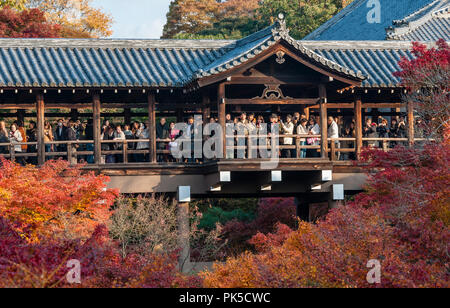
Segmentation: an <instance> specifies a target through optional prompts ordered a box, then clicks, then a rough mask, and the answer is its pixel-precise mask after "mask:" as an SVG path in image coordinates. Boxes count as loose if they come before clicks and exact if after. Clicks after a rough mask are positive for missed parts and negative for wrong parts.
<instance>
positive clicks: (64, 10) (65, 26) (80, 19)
mask: <svg viewBox="0 0 450 308" xmlns="http://www.w3.org/2000/svg"><path fill="white" fill-rule="evenodd" d="M26 1H27V3H26V6H27V7H28V8H38V9H40V10H42V11H44V12H45V15H46V17H47V19H48V21H49V22H52V23H56V24H59V25H61V27H62V29H61V34H62V36H63V37H67V38H89V37H93V38H98V37H108V36H110V35H111V34H112V31H111V26H112V22H113V20H112V17H111V16H110V15H108V14H106V13H104V12H103V11H102V10H101V9H97V8H94V7H93V6H92V0H26Z"/></svg>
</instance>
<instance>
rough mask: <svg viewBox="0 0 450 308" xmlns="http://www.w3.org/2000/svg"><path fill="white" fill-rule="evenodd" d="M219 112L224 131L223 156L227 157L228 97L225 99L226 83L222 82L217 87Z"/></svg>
mask: <svg viewBox="0 0 450 308" xmlns="http://www.w3.org/2000/svg"><path fill="white" fill-rule="evenodd" d="M217 112H218V116H219V124H220V126H221V127H222V132H223V157H224V158H225V157H226V154H227V146H226V144H227V143H226V122H225V119H226V99H225V84H223V83H221V84H219V86H218V89H217Z"/></svg>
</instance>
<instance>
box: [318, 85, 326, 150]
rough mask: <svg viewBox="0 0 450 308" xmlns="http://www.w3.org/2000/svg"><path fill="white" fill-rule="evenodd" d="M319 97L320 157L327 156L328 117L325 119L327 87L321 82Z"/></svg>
mask: <svg viewBox="0 0 450 308" xmlns="http://www.w3.org/2000/svg"><path fill="white" fill-rule="evenodd" d="M319 97H320V133H321V135H322V137H321V139H322V140H321V147H320V152H321V155H320V156H321V158H327V157H328V122H327V121H328V119H327V89H326V87H325V85H324V84H323V83H322V84H320V85H319Z"/></svg>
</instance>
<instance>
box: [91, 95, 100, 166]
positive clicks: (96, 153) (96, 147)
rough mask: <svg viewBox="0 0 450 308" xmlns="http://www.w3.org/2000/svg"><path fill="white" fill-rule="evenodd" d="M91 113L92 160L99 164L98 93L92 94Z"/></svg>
mask: <svg viewBox="0 0 450 308" xmlns="http://www.w3.org/2000/svg"><path fill="white" fill-rule="evenodd" d="M92 111H93V112H92V113H93V126H94V127H93V132H94V161H95V164H97V165H99V164H100V162H101V158H102V146H101V134H102V133H101V129H102V128H101V121H100V120H101V119H100V111H101V104H100V95H98V94H94V95H93V96H92Z"/></svg>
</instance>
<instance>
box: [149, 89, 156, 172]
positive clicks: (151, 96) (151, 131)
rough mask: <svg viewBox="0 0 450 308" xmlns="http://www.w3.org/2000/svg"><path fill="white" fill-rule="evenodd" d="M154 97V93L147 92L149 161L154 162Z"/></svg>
mask: <svg viewBox="0 0 450 308" xmlns="http://www.w3.org/2000/svg"><path fill="white" fill-rule="evenodd" d="M155 105H156V99H155V94H154V93H149V94H148V132H149V138H150V144H149V148H150V162H151V163H156V148H157V147H156V111H155V109H156V106H155Z"/></svg>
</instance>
